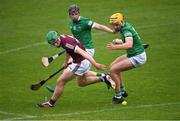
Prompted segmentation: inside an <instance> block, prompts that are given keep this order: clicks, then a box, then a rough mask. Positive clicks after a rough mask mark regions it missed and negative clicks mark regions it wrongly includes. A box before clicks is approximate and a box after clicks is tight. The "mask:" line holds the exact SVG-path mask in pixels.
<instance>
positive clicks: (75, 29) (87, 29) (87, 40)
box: [68, 4, 115, 85]
mask: <svg viewBox="0 0 180 121" xmlns="http://www.w3.org/2000/svg"><path fill="white" fill-rule="evenodd" d="M68 13H69V17H70V22H69V26H70V30H71V32H72V34H73V36H74V37H75V38H76V39H78V40H79V41H80V42H81V43H82V44H83V46H84V47H85V49H86V51H87V52H88V53H89V54H90V55H91V56H92V57H93V56H94V53H95V49H94V45H93V42H92V35H91V29H97V30H101V31H104V32H108V33H115V31H114V30H112V29H110V28H109V27H107V26H105V25H102V24H99V23H96V22H93V21H92V20H90V19H88V18H85V17H83V16H80V10H79V7H78V6H77V5H75V4H73V5H70V6H69V8H68ZM96 75H97V76H98V77H102V76H104V74H102V73H99V72H97V73H96ZM107 76H108V75H107ZM86 83H87V82H86ZM86 83H84V85H86Z"/></svg>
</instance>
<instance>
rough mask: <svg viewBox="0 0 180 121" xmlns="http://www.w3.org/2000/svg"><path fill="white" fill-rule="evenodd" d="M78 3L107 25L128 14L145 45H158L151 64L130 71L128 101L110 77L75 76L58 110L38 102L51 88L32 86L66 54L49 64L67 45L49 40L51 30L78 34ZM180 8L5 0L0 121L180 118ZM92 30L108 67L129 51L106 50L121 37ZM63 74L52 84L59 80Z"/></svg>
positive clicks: (159, 3) (1, 7) (0, 17)
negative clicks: (73, 29) (73, 20)
mask: <svg viewBox="0 0 180 121" xmlns="http://www.w3.org/2000/svg"><path fill="white" fill-rule="evenodd" d="M73 3H76V4H78V5H79V6H80V11H81V15H82V16H85V17H88V18H91V19H92V20H93V21H95V22H97V23H102V24H105V25H107V26H109V24H108V21H109V20H108V18H109V17H110V15H112V14H113V13H115V12H122V13H124V14H125V17H126V19H127V21H129V22H130V23H131V24H132V25H134V27H135V28H136V30H137V31H138V33H139V34H140V36H141V37H142V40H143V43H149V44H150V47H149V48H148V49H147V50H146V52H147V56H148V61H147V63H146V64H145V65H144V66H143V67H141V68H137V69H134V70H130V71H127V72H125V73H123V76H124V80H125V85H126V88H127V90H128V92H129V97H128V98H127V102H128V105H127V106H122V105H113V104H111V98H112V96H113V95H114V92H113V91H112V90H107V89H106V86H105V85H104V84H102V83H101V84H100V83H99V84H94V85H91V86H88V87H84V88H81V87H78V86H77V84H76V82H75V81H74V80H72V81H71V82H70V83H68V84H67V85H66V87H65V91H64V94H63V96H62V97H61V98H60V99H59V101H58V102H57V104H56V107H55V108H53V109H47V110H44V109H39V108H37V107H35V105H36V104H37V103H39V102H43V101H44V100H45V97H47V98H50V96H51V94H50V93H49V92H47V91H46V89H45V88H44V87H41V89H40V90H39V91H36V92H35V91H31V90H30V88H29V86H30V85H31V84H32V83H36V82H38V81H40V80H41V79H43V78H45V77H47V76H48V75H49V74H51V73H53V72H54V71H55V70H56V69H58V68H60V67H61V64H62V62H63V58H64V56H61V57H59V58H58V59H57V60H56V61H54V62H53V63H52V64H51V65H50V66H49V67H48V68H44V67H42V65H41V63H40V60H41V57H42V56H50V55H54V54H56V53H58V52H59V51H60V50H58V49H55V48H52V47H51V46H49V45H48V44H47V43H46V41H45V36H46V33H47V31H49V30H58V31H59V32H60V33H62V34H71V33H70V31H69V26H68V22H69V17H68V13H67V8H68V6H69V5H70V4H73ZM179 12H180V1H179V0H173V1H169V0H156V1H144V0H136V2H134V1H132V0H120V1H117V0H110V1H102V0H98V1H97V0H91V1H86V0H85V1H84V0H80V1H69V0H66V1H63V0H43V1H42V0H39V1H37V0H30V1H26V0H16V1H14V0H1V1H0V120H7V119H9V120H13V119H23V120H128V119H129V120H131V119H134V120H145V119H146V120H155V119H156V120H165V119H166V120H180V95H179V92H180V88H179V85H180V80H179V67H180V63H179V61H180V56H179V53H180V50H179V45H180V41H179V40H180V37H179V33H180V29H179V28H180V22H179V21H180V16H179ZM92 33H93V41H94V45H95V48H96V54H95V59H96V60H97V61H98V62H102V63H104V64H105V65H107V66H108V65H109V64H110V63H111V62H112V61H113V60H114V59H115V58H116V57H118V56H119V55H121V54H124V51H116V52H115V51H113V52H110V51H107V50H106V48H105V46H106V44H107V43H108V42H110V41H112V39H113V38H115V37H118V35H111V34H107V33H104V32H100V31H97V30H93V32H92ZM93 70H94V69H93ZM107 71H108V69H107ZM57 77H58V76H56V77H54V78H53V79H51V80H49V81H48V83H47V85H52V86H54V85H55V83H56V81H55V80H56V78H57Z"/></svg>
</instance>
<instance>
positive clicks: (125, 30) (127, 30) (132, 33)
mask: <svg viewBox="0 0 180 121" xmlns="http://www.w3.org/2000/svg"><path fill="white" fill-rule="evenodd" d="M120 33H121V38H122V41H123V42H125V38H126V37H132V38H133V47H132V48H129V49H127V57H132V56H135V55H138V54H141V53H142V52H144V47H143V45H142V41H141V38H140V37H139V35H138V33H137V32H136V30H135V29H134V28H133V27H132V26H131V25H130V24H129V23H128V22H126V21H125V22H124V25H123V26H122V28H121V31H120Z"/></svg>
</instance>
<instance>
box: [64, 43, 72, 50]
mask: <svg viewBox="0 0 180 121" xmlns="http://www.w3.org/2000/svg"><path fill="white" fill-rule="evenodd" d="M65 46H66V47H67V48H69V49H71V50H73V49H74V46H73V45H71V44H69V43H66V45H65Z"/></svg>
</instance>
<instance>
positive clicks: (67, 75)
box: [38, 68, 75, 108]
mask: <svg viewBox="0 0 180 121" xmlns="http://www.w3.org/2000/svg"><path fill="white" fill-rule="evenodd" d="M74 77H75V75H74V73H73V72H71V71H70V70H69V68H66V69H65V70H64V72H63V74H62V75H61V76H60V77H59V78H58V79H57V84H56V87H55V90H54V93H53V95H52V97H51V99H50V100H49V101H47V102H45V103H42V104H38V106H39V107H44V108H46V107H53V106H54V104H55V102H56V101H57V100H58V98H59V97H60V96H61V95H62V93H63V91H64V86H65V84H66V83H67V82H68V81H70V80H71V79H73V78H74Z"/></svg>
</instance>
